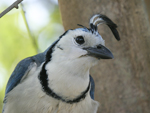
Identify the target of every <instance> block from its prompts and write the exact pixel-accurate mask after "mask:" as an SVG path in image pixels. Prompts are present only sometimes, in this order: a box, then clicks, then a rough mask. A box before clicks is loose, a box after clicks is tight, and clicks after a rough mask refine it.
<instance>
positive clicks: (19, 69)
mask: <svg viewBox="0 0 150 113" xmlns="http://www.w3.org/2000/svg"><path fill="white" fill-rule="evenodd" d="M42 62H44V53H40V54H37V55H35V56H32V57H28V58H25V59H23V60H21V61H20V62H19V63H18V64H17V66H16V67H15V69H14V71H13V72H12V74H11V76H10V78H9V81H8V83H7V86H6V91H5V95H6V94H7V93H9V92H10V91H11V90H12V89H13V88H14V87H16V86H17V85H18V84H19V83H20V81H21V79H22V78H23V77H24V75H25V74H26V73H28V72H29V71H30V70H31V68H32V67H31V65H32V64H33V63H36V65H37V66H40V64H41V63H42Z"/></svg>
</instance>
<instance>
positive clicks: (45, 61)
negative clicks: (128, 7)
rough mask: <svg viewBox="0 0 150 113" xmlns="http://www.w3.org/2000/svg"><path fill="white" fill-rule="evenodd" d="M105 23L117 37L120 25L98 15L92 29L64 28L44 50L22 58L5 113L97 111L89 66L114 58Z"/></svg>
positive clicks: (9, 88)
mask: <svg viewBox="0 0 150 113" xmlns="http://www.w3.org/2000/svg"><path fill="white" fill-rule="evenodd" d="M100 24H106V25H108V27H109V28H110V30H111V31H112V33H113V35H114V36H115V38H116V39H117V40H120V36H119V33H118V31H117V25H116V24H115V23H114V22H113V21H112V20H110V19H109V18H108V17H107V16H105V15H102V14H95V15H93V16H92V17H91V18H90V22H89V28H87V27H85V26H83V25H80V24H78V25H79V27H78V28H76V29H69V30H67V31H65V32H64V33H63V34H62V35H61V36H60V37H59V38H58V39H57V40H56V41H55V42H54V43H53V44H52V45H51V46H49V47H48V48H47V49H46V50H45V51H44V52H43V53H39V54H37V55H35V56H32V57H28V58H25V59H23V60H22V61H20V62H19V63H18V64H17V66H16V68H15V69H14V71H13V73H12V74H11V76H10V78H9V81H8V83H7V86H6V90H5V97H4V102H3V103H4V104H3V111H2V112H3V113H97V110H98V107H99V102H98V101H96V100H94V90H95V83H94V80H93V78H92V76H91V75H90V72H89V70H90V68H91V67H93V66H94V65H96V64H97V63H98V62H99V60H100V59H112V58H114V56H113V54H112V52H111V51H110V50H109V49H108V48H107V47H105V41H104V39H103V38H102V36H101V35H100V34H99V32H98V26H99V25H100Z"/></svg>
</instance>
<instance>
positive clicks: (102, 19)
mask: <svg viewBox="0 0 150 113" xmlns="http://www.w3.org/2000/svg"><path fill="white" fill-rule="evenodd" d="M104 23H105V24H106V25H108V27H109V28H110V29H111V31H112V33H113V34H114V36H115V38H116V39H117V40H120V37H119V33H118V31H117V29H116V28H117V25H116V24H115V23H114V22H113V21H112V20H110V19H109V18H108V17H107V16H105V15H102V14H96V15H94V16H92V17H91V19H90V30H91V31H92V33H96V32H98V30H97V27H98V25H100V24H104Z"/></svg>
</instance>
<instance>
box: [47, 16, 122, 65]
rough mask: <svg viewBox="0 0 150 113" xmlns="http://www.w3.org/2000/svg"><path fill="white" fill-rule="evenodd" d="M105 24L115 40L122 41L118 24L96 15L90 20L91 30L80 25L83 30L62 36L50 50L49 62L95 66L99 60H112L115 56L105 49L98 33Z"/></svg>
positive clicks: (69, 31) (75, 30)
mask: <svg viewBox="0 0 150 113" xmlns="http://www.w3.org/2000/svg"><path fill="white" fill-rule="evenodd" d="M103 23H105V24H107V25H108V27H109V28H110V29H111V31H112V32H113V34H114V36H115V38H116V39H117V40H120V38H119V34H118V32H117V30H116V28H117V26H116V24H114V23H113V22H112V21H111V20H110V19H109V18H108V17H106V16H104V15H101V14H96V15H94V16H93V17H92V18H91V19H90V28H86V27H84V26H82V25H79V26H81V27H82V28H77V29H74V30H68V31H66V32H65V33H64V34H63V35H62V36H60V38H59V39H58V40H57V41H56V42H55V43H54V44H53V45H52V49H51V50H49V52H48V54H47V60H51V59H53V60H55V61H59V62H60V61H62V62H63V61H75V62H76V61H78V62H81V63H82V62H83V63H84V64H86V63H87V62H88V63H90V64H92V65H93V64H95V62H97V61H98V60H99V59H112V58H113V54H112V53H111V51H110V50H109V49H108V48H106V47H105V41H104V40H103V38H102V37H101V35H100V34H99V32H98V25H100V24H103ZM50 53H52V54H51V55H50Z"/></svg>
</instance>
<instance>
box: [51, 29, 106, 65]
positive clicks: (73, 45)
mask: <svg viewBox="0 0 150 113" xmlns="http://www.w3.org/2000/svg"><path fill="white" fill-rule="evenodd" d="M79 36H81V37H82V38H83V40H82V43H81V44H79V43H78V42H77V39H76V38H77V37H79ZM99 44H102V45H104V40H103V39H102V37H101V36H100V35H99V34H98V35H95V34H92V33H91V32H86V31H82V30H81V29H75V30H69V31H68V32H67V33H66V34H65V35H64V36H63V37H62V38H61V39H60V41H59V42H58V43H57V45H56V46H55V49H54V52H53V54H52V59H55V58H56V59H55V60H57V61H58V60H59V61H66V60H81V62H82V61H83V62H84V60H86V61H88V62H89V61H91V62H93V60H96V61H98V59H96V58H94V57H90V56H85V55H86V54H87V51H86V50H84V49H83V48H86V47H95V46H97V45H99ZM93 63H94V62H93Z"/></svg>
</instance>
